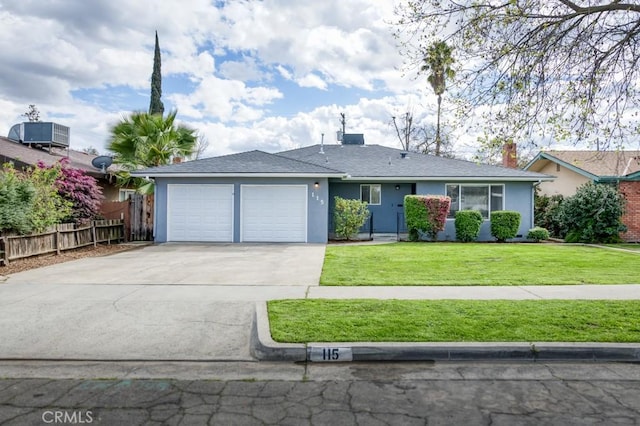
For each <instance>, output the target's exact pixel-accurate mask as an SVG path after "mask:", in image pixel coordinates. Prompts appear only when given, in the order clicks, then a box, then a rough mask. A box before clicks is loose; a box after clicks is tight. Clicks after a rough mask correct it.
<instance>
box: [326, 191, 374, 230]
mask: <svg viewBox="0 0 640 426" xmlns="http://www.w3.org/2000/svg"><path fill="white" fill-rule="evenodd" d="M334 200H335V202H336V205H335V208H334V211H333V218H334V224H335V233H336V236H338V237H339V238H345V239H347V240H349V239H351V238H352V237H353V236H355V235H356V234H357V233H358V230H359V229H360V228H361V227H362V225H364V224H365V222H366V221H367V219H368V218H369V209H367V203H366V202H364V201H360V200H347V199H344V198H340V197H335V198H334Z"/></svg>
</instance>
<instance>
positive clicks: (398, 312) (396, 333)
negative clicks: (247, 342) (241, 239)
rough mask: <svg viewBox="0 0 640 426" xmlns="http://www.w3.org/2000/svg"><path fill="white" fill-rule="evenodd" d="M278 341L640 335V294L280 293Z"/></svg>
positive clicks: (274, 320)
mask: <svg viewBox="0 0 640 426" xmlns="http://www.w3.org/2000/svg"><path fill="white" fill-rule="evenodd" d="M268 310H269V321H270V323H271V335H272V337H273V339H274V340H276V341H278V342H290V343H306V342H627V343H632V342H640V300H615V301H613V300H611V301H610V300H518V301H507V300H402V301H399V300H316V299H302V300H278V301H271V302H268Z"/></svg>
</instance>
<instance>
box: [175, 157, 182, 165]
mask: <svg viewBox="0 0 640 426" xmlns="http://www.w3.org/2000/svg"><path fill="white" fill-rule="evenodd" d="M180 163H182V157H173V164H180Z"/></svg>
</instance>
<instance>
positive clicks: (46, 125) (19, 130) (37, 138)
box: [7, 121, 70, 148]
mask: <svg viewBox="0 0 640 426" xmlns="http://www.w3.org/2000/svg"><path fill="white" fill-rule="evenodd" d="M69 134H70V129H69V127H67V126H63V125H61V124H57V123H52V122H42V121H29V122H24V123H20V124H15V125H14V126H12V127H11V130H9V135H8V136H7V137H8V138H9V139H11V140H14V141H16V142H20V143H23V144H25V145H40V146H57V147H62V148H66V147H68V146H69Z"/></svg>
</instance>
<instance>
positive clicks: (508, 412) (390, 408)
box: [0, 361, 640, 426]
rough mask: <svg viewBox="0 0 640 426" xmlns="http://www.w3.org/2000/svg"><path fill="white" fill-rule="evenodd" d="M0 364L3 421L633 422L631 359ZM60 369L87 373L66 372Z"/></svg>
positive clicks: (635, 400) (637, 387) (638, 376)
mask: <svg viewBox="0 0 640 426" xmlns="http://www.w3.org/2000/svg"><path fill="white" fill-rule="evenodd" d="M0 371H1V372H5V373H9V375H10V376H13V378H4V379H1V380H0V424H1V425H19V426H23V425H43V424H54V423H63V422H64V423H67V424H69V423H73V424H81V423H82V424H99V425H125V424H126V425H367V426H368V425H374V426H375V425H394V426H395V425H492V426H495V425H541V424H542V425H585V424H599V425H613V424H621V425H636V424H638V422H639V421H640V366H639V365H634V364H593V363H581V364H536V363H527V364H513V363H507V364H504V363H503V364H496V363H489V364H478V363H475V364H474V363H458V364H455V363H442V364H440V363H438V364H433V363H350V364H340V365H338V364H331V365H327V364H289V363H238V362H236V363H173V364H167V363H164V364H153V363H140V364H136V363H124V364H93V365H91V364H77V363H76V364H74V363H67V364H66V365H65V364H60V363H50V364H47V363H27V364H24V362H14V363H10V362H6V361H5V362H3V363H1V364H0ZM92 372H93V373H92ZM96 374H97V375H98V377H96V376H95V375H96ZM103 374H107V376H103ZM110 374H113V376H112V378H109V375H110ZM67 375H72V376H84V377H85V378H84V379H77V378H64V377H65V376H67ZM31 376H33V377H31ZM34 377H39V378H34ZM42 377H48V378H42ZM51 377H56V378H53V379H52V378H51ZM163 377H172V378H171V379H166V378H163ZM56 419H59V420H60V421H56Z"/></svg>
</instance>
